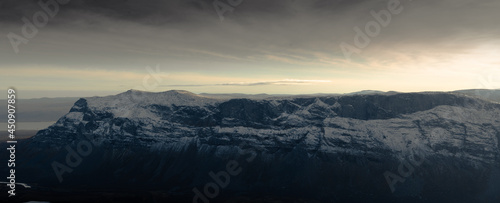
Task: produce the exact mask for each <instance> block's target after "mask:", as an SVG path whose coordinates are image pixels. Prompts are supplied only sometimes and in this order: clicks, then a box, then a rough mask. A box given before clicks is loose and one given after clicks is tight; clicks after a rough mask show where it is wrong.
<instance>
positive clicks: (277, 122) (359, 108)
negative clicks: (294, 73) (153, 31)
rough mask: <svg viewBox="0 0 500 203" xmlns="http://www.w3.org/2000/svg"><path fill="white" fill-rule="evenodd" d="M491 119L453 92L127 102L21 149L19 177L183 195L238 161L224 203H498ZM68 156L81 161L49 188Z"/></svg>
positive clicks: (497, 123) (64, 122)
mask: <svg viewBox="0 0 500 203" xmlns="http://www.w3.org/2000/svg"><path fill="white" fill-rule="evenodd" d="M499 113H500V105H499V104H497V103H491V102H487V101H484V100H478V99H474V98H471V97H466V96H460V95H457V94H452V93H404V94H403V93H401V94H391V95H380V94H373V95H351V96H317V97H312V96H311V97H307V96H303V97H281V98H266V99H258V100H256V99H215V98H210V97H205V96H199V95H195V94H192V93H189V92H186V91H169V92H162V93H148V92H139V91H128V92H125V93H122V94H119V95H115V96H109V97H95V98H82V99H80V100H78V101H77V102H76V103H75V105H74V107H73V108H72V109H71V110H70V112H69V113H68V114H66V115H65V116H64V117H62V118H61V119H59V120H58V121H57V123H56V124H54V125H52V126H50V127H49V128H47V129H45V130H42V131H40V132H38V134H37V135H36V136H35V137H33V138H32V139H31V140H30V142H29V144H26V145H25V148H24V150H25V152H26V153H25V155H24V156H25V157H23V160H24V161H25V163H26V165H24V166H23V169H21V170H24V171H26V172H27V173H31V174H32V175H30V177H29V178H26V182H30V181H33V180H35V181H36V182H37V183H38V184H41V185H43V184H46V185H51V186H65V187H75V188H76V187H78V188H80V187H91V188H107V189H109V188H114V189H120V188H126V187H141V188H148V189H151V190H165V191H169V192H171V193H181V194H188V195H189V194H193V192H192V189H193V188H203V186H204V185H205V184H206V183H207V182H211V181H213V180H212V179H211V176H210V175H209V172H210V171H214V172H216V171H219V170H223V169H225V168H226V165H227V163H228V162H230V161H234V160H236V161H237V162H238V163H239V166H240V167H241V169H242V172H241V173H240V174H238V175H235V176H234V177H231V181H230V183H229V184H228V185H227V186H226V187H224V189H221V190H222V191H221V196H223V197H228V196H238V195H250V196H252V195H253V196H259V195H271V196H282V197H297V198H299V197H300V198H309V199H313V200H318V201H322V202H325V201H326V202H328V201H331V202H335V201H344V200H356V201H367V200H373V201H378V200H381V201H382V200H384V201H385V200H412V201H426V200H427V201H429V200H432V201H438V200H442V201H456V200H470V201H475V200H478V201H486V200H492V199H495V198H498V195H496V196H495V195H494V192H492V191H495V189H498V188H499V184H500V178H499V175H498V173H499V171H500V170H499V169H500V167H499V163H500V156H499V154H500V150H499V140H500V114H499ZM82 142H85V144H86V145H85V146H83V145H84V144H82ZM87 142H88V144H87ZM68 146H69V147H70V148H73V149H75V151H77V152H78V150H80V151H81V152H85V153H83V154H84V155H85V156H83V155H81V158H82V160H81V163H79V164H75V165H76V166H69V167H70V168H71V169H72V171H71V173H64V174H62V175H61V177H56V175H55V173H54V165H53V163H54V162H58V163H61V164H67V162H68V160H67V154H68V153H69V152H67V147H68ZM89 146H90V149H89ZM87 152H88V153H87ZM417 160H418V161H417ZM70 162H71V160H70ZM231 163H232V162H231ZM408 163H410V165H408ZM70 165H71V164H70ZM401 166H403V167H401ZM400 168H402V169H403V170H402V169H400ZM60 178H62V180H61V179H60ZM59 181H61V182H59ZM193 195H194V194H193ZM495 200H496V199H495ZM188 201H190V200H188Z"/></svg>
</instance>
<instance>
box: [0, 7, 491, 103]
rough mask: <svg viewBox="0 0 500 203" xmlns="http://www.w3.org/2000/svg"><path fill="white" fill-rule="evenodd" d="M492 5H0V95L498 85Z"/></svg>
mask: <svg viewBox="0 0 500 203" xmlns="http://www.w3.org/2000/svg"><path fill="white" fill-rule="evenodd" d="M41 5H42V6H41ZM44 5H49V6H44ZM56 5H57V6H56ZM499 9H500V1H498V0H400V1H398V0H273V1H269V0H215V1H213V0H169V1H167V0H163V1H162V0H108V1H99V0H59V1H56V0H41V1H36V0H3V1H2V0H0V28H1V29H0V87H1V88H2V89H5V90H6V89H8V88H10V87H13V88H15V89H16V90H17V92H18V95H19V97H20V98H39V97H80V96H81V97H84V96H103V95H109V94H117V93H120V92H124V91H126V90H129V89H139V90H146V91H153V92H159V91H167V90H171V89H178V90H187V91H191V92H194V93H246V94H259V93H267V94H314V93H348V92H355V91H361V90H381V91H400V92H417V91H452V90H459V89H474V88H484V89H497V88H500V26H498V19H500V12H498V10H499ZM31 28H35V29H36V30H35V31H33V29H31Z"/></svg>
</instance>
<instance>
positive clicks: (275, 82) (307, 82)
mask: <svg viewBox="0 0 500 203" xmlns="http://www.w3.org/2000/svg"><path fill="white" fill-rule="evenodd" d="M329 82H331V81H330V80H296V79H285V80H273V81H257V82H228V83H219V84H184V85H165V86H167V87H203V86H263V85H310V84H317V83H329Z"/></svg>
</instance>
